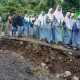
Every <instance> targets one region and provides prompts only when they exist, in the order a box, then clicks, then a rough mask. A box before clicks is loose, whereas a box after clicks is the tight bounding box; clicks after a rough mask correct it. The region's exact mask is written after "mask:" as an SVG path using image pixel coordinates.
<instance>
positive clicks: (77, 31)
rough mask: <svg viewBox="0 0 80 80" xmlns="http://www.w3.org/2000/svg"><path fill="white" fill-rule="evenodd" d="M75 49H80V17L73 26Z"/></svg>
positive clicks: (73, 44)
mask: <svg viewBox="0 0 80 80" xmlns="http://www.w3.org/2000/svg"><path fill="white" fill-rule="evenodd" d="M72 46H73V49H74V50H76V49H77V48H78V49H80V15H79V16H78V17H77V19H76V21H75V22H74V25H73V38H72Z"/></svg>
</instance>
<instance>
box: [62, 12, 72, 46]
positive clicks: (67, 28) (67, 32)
mask: <svg viewBox="0 0 80 80" xmlns="http://www.w3.org/2000/svg"><path fill="white" fill-rule="evenodd" d="M71 17H72V15H71V13H70V12H67V14H66V16H65V19H64V23H65V25H64V41H63V42H64V45H65V46H66V47H68V45H70V43H71V39H72V24H73V22H72V19H71Z"/></svg>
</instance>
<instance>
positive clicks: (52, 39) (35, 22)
mask: <svg viewBox="0 0 80 80" xmlns="http://www.w3.org/2000/svg"><path fill="white" fill-rule="evenodd" d="M11 21H12V36H13V37H15V36H16V32H18V37H19V38H20V37H22V35H23V34H24V35H25V37H28V36H33V38H34V37H39V38H40V40H41V41H42V40H44V41H46V42H47V43H50V44H51V43H55V44H64V46H65V47H68V48H69V47H70V46H72V47H73V49H74V50H76V49H80V16H78V17H77V19H76V20H75V19H74V13H71V12H67V13H66V15H65V17H64V16H63V12H62V7H61V6H60V5H58V6H57V8H56V10H53V8H50V9H49V11H48V13H47V14H46V13H45V11H42V12H41V14H40V15H39V16H38V15H36V16H34V15H32V16H31V17H30V18H29V15H28V14H26V15H25V16H24V17H22V13H21V12H20V13H19V15H18V16H16V14H15V13H14V14H13V18H12V19H11V18H10V17H9V16H8V18H7V23H6V28H5V32H6V33H5V34H6V35H7V33H8V31H9V30H8V29H9V28H8V27H9V26H10V23H11Z"/></svg>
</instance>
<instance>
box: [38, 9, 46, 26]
mask: <svg viewBox="0 0 80 80" xmlns="http://www.w3.org/2000/svg"><path fill="white" fill-rule="evenodd" d="M43 13H44V11H42V12H41V14H40V15H39V18H38V20H39V21H40V23H41V25H42V26H44V17H45V15H44V16H43V15H42V14H43Z"/></svg>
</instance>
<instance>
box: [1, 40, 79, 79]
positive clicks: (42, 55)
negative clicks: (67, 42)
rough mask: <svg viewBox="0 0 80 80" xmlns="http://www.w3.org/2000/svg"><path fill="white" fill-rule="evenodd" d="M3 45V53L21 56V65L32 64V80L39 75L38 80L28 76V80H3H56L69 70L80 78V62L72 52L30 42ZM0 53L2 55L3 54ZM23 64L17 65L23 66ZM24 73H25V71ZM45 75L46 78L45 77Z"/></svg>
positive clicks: (5, 43) (9, 42)
mask: <svg viewBox="0 0 80 80" xmlns="http://www.w3.org/2000/svg"><path fill="white" fill-rule="evenodd" d="M1 44H2V45H1V46H0V47H1V50H2V51H3V50H8V51H12V52H8V53H9V54H10V55H11V54H13V52H14V53H15V57H16V56H19V55H20V56H21V57H22V60H23V62H22V63H21V64H23V65H26V66H27V64H30V63H31V66H33V67H32V68H31V69H29V70H30V71H29V72H30V73H29V74H30V75H29V76H30V78H31V77H33V75H34V74H35V75H34V76H36V74H37V77H38V79H37V77H33V78H34V79H27V76H26V78H24V79H23V78H21V79H17V78H15V79H2V80H55V75H56V74H57V73H62V72H64V71H67V70H69V71H71V73H72V76H74V75H75V76H78V77H80V60H79V59H76V58H75V57H74V56H73V53H71V52H65V51H62V50H58V49H56V50H55V49H53V48H50V47H48V46H43V45H38V44H33V43H30V42H22V41H17V40H3V41H2V42H1ZM0 53H1V54H2V52H0ZM5 54H7V53H5ZM9 58H10V56H8V59H9ZM11 59H12V58H11ZM13 60H14V59H13ZM13 60H10V61H13ZM27 60H28V62H27ZM18 61H20V60H18ZM14 62H16V60H15V61H14ZM25 62H26V63H27V64H26V63H25ZM19 63H20V62H19ZM42 63H44V64H45V65H43V66H42ZM21 64H20V65H18V64H17V65H18V66H21ZM22 67H23V66H22ZM29 68H30V66H29ZM22 71H24V69H23V70H22ZM36 71H37V72H36ZM24 74H25V73H24ZM24 74H21V75H20V76H24ZM25 75H28V74H25ZM42 75H43V76H42ZM44 75H46V76H45V77H44ZM17 76H19V75H17ZM24 77H25V76H24ZM41 78H43V79H41ZM0 80H1V79H0Z"/></svg>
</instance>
